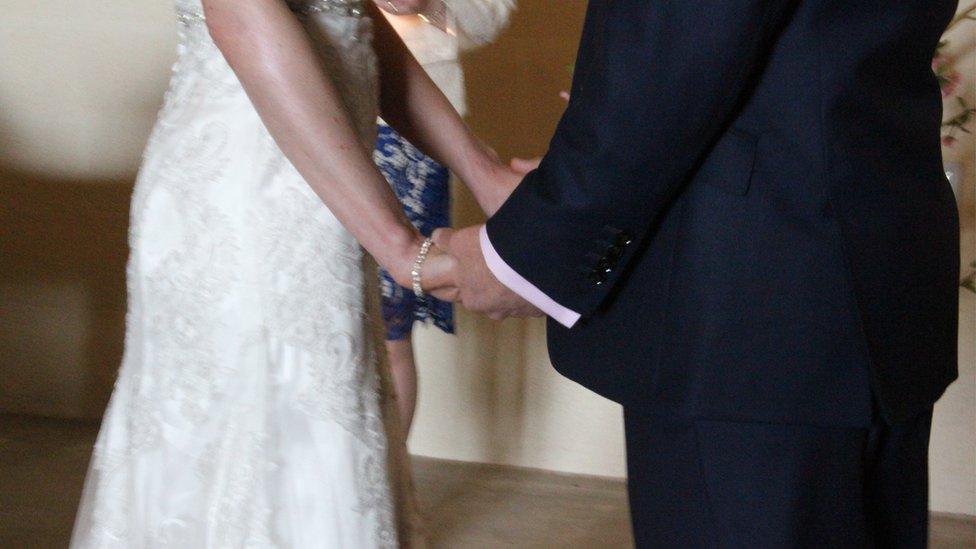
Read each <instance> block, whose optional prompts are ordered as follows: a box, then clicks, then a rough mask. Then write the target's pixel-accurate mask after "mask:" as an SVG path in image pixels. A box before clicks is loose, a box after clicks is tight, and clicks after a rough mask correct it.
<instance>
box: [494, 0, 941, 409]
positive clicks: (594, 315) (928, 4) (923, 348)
mask: <svg viewBox="0 0 976 549" xmlns="http://www.w3.org/2000/svg"><path fill="white" fill-rule="evenodd" d="M955 8H956V1H955V0H899V1H888V0H884V1H882V0H592V1H591V2H590V5H589V8H588V12H587V17H586V23H585V28H584V31H583V36H582V41H581V45H580V51H579V57H578V60H577V64H576V74H575V77H574V82H573V87H572V99H571V100H570V103H569V106H568V108H567V110H566V113H565V115H564V116H563V118H562V120H561V122H560V123H559V126H558V129H557V130H556V133H555V136H554V137H553V139H552V141H551V143H550V148H549V151H548V153H547V154H546V156H545V158H544V160H543V162H542V164H541V165H540V167H539V169H538V170H536V171H534V172H532V173H530V174H529V175H528V176H527V177H526V179H525V181H524V182H523V183H522V184H521V185H520V186H519V188H518V189H517V190H516V191H515V193H514V194H513V195H512V196H511V198H510V199H509V200H508V201H507V202H506V204H505V205H504V206H503V207H502V208H501V210H500V211H499V212H498V213H497V214H496V215H495V216H494V217H493V218H492V219H490V220H489V222H488V234H489V238H490V240H491V242H492V243H493V245H494V247H495V249H496V251H497V252H498V253H499V255H500V256H501V257H502V258H503V259H504V260H505V261H506V262H507V263H508V264H509V265H510V266H511V267H512V268H514V269H515V270H516V271H518V272H519V273H520V274H521V275H522V276H524V277H525V278H526V279H528V280H529V281H530V282H532V283H533V284H535V285H536V286H537V287H539V288H540V289H541V290H542V291H543V292H545V293H546V294H548V295H549V296H551V297H552V298H553V299H555V300H556V301H557V302H559V303H560V304H562V305H564V306H566V307H569V308H570V309H573V310H576V311H577V312H580V313H582V314H583V319H582V320H581V321H580V322H579V323H578V324H577V325H576V326H574V327H573V328H572V329H566V328H564V327H562V326H559V325H558V324H555V323H553V322H552V321H550V324H549V350H550V355H551V358H552V361H553V363H554V365H555V367H556V368H557V369H558V370H559V371H560V372H561V373H563V374H564V375H566V376H567V377H569V378H571V379H574V380H576V381H578V382H579V383H581V384H583V385H585V386H586V387H589V388H591V389H593V390H594V391H596V392H598V393H600V394H603V395H605V396H607V397H609V398H611V399H613V400H616V401H618V402H621V403H623V404H624V405H625V406H627V407H628V408H630V409H635V410H639V411H644V412H648V413H655V414H665V415H674V416H683V417H698V418H717V419H732V420H748V421H772V422H791V423H804V424H825V425H856V426H861V425H867V424H869V423H870V422H871V420H872V417H873V413H874V410H875V409H880V410H881V411H882V412H883V415H884V418H886V419H887V420H889V421H898V420H901V419H905V418H908V417H911V416H914V415H916V414H918V413H920V412H922V411H924V410H926V409H928V408H930V407H931V405H932V404H933V403H934V401H935V400H936V399H937V398H938V397H939V396H940V395H941V394H942V392H943V391H944V389H945V387H946V386H947V385H948V384H949V383H950V382H951V381H952V380H953V379H955V377H956V352H957V351H956V338H957V333H956V330H957V315H958V308H957V307H958V306H957V300H958V288H957V284H958V273H959V251H958V250H959V244H958V238H959V232H958V219H957V210H956V204H955V200H954V197H953V194H952V192H951V190H950V187H949V185H948V183H947V181H946V178H945V174H944V171H943V167H942V158H941V151H940V121H941V116H942V114H941V113H942V102H941V97H940V93H939V87H938V83H937V81H936V78H935V76H934V75H933V73H932V70H931V58H932V54H933V51H934V49H935V47H936V44H937V43H938V41H939V37H940V35H941V33H942V32H943V30H944V29H945V26H946V24H947V23H948V21H949V20H950V18H951V17H952V15H953V13H954V11H955ZM872 400H873V401H872Z"/></svg>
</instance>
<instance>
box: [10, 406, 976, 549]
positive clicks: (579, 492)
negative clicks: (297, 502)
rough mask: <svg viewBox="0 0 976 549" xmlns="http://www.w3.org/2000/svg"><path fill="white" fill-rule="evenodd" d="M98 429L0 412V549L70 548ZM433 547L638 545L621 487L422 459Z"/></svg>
mask: <svg viewBox="0 0 976 549" xmlns="http://www.w3.org/2000/svg"><path fill="white" fill-rule="evenodd" d="M94 437H95V426H93V425H91V424H85V423H71V422H65V421H56V420H43V419H33V418H24V417H12V416H0V548H2V549H7V548H10V549H14V548H17V549H21V548H32V549H33V548H41V549H47V548H59V547H66V546H67V541H68V538H69V536H70V532H71V524H72V521H73V519H74V513H75V506H76V505H77V502H78V497H79V494H80V493H81V485H82V481H83V480H84V474H85V468H86V465H87V463H88V457H89V454H90V452H91V445H92V443H93V441H94ZM415 468H416V477H417V488H418V492H419V498H420V504H421V508H422V511H423V515H424V517H425V519H426V527H427V530H428V536H429V538H430V541H431V542H432V543H431V545H432V546H433V547H438V548H440V547H443V548H452V549H453V548H460V549H464V548H489V547H525V548H543V547H545V548H552V547H566V548H574V549H576V548H579V549H587V548H617V547H622V548H626V547H630V546H631V545H632V542H631V538H630V533H629V525H628V516H627V499H626V494H625V490H624V484H623V483H622V482H620V481H614V480H607V479H595V478H584V477H573V476H565V475H556V474H553V473H547V472H542V471H533V470H525V469H516V468H511V467H497V466H489V465H472V464H463V463H457V462H449V461H438V460H429V459H418V460H417V462H416V466H415ZM932 547H933V548H935V549H949V548H953V549H955V548H960V549H962V548H967V549H972V548H973V547H976V523H974V522H973V521H972V520H961V519H958V518H952V517H933V523H932Z"/></svg>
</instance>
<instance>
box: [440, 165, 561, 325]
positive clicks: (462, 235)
mask: <svg viewBox="0 0 976 549" xmlns="http://www.w3.org/2000/svg"><path fill="white" fill-rule="evenodd" d="M537 165H538V160H518V159H516V160H513V161H512V164H511V166H504V165H498V168H497V169H496V170H495V171H494V173H493V174H492V178H493V179H494V181H492V182H491V185H492V189H494V190H495V192H493V193H489V195H488V196H484V197H481V198H480V199H479V203H480V204H481V206H482V208H483V209H484V210H485V213H486V214H488V215H489V216H490V215H493V214H494V213H495V211H497V210H498V208H500V207H501V205H502V204H503V203H504V202H505V200H506V199H507V198H508V196H509V195H510V194H511V193H512V191H514V190H515V187H516V186H518V184H519V182H520V181H521V180H522V177H523V176H524V175H525V173H527V172H528V171H530V170H532V169H533V168H534V167H536V166H537ZM481 227H482V226H481V225H476V226H472V227H466V228H463V229H448V228H445V229H438V230H436V231H435V232H434V234H433V237H432V238H433V240H434V245H435V246H434V248H432V249H431V252H430V255H429V256H428V258H427V261H426V262H425V263H424V265H423V269H422V278H423V286H424V288H425V291H427V292H428V293H430V294H431V295H433V296H434V297H436V298H438V299H442V300H444V301H449V302H453V303H459V304H461V305H462V306H463V307H464V308H465V309H467V310H469V311H471V312H474V313H480V314H484V315H487V316H488V317H489V318H491V319H493V320H502V319H505V318H508V317H540V316H543V314H542V313H541V312H540V311H539V310H538V309H537V308H535V307H534V306H533V305H532V304H530V303H529V302H528V301H526V300H525V299H523V298H522V297H520V296H519V295H518V294H516V293H515V292H513V291H512V290H510V289H509V288H508V287H506V286H505V285H504V284H502V283H501V282H499V281H498V279H497V278H495V276H494V275H493V274H492V272H491V270H490V269H489V267H488V264H487V263H486V261H485V258H484V255H483V254H482V251H481V236H480V231H481Z"/></svg>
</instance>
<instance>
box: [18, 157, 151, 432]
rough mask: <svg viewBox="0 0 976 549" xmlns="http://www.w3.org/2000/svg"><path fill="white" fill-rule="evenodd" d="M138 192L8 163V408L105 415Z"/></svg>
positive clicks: (117, 355)
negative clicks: (16, 168) (42, 174)
mask: <svg viewBox="0 0 976 549" xmlns="http://www.w3.org/2000/svg"><path fill="white" fill-rule="evenodd" d="M131 191H132V181H131V180H125V181H65V180H56V179H51V178H45V177H40V176H35V175H33V174H30V173H23V172H17V171H13V170H10V169H6V168H4V167H2V166H0V258H2V259H0V378H2V379H3V389H2V391H0V412H13V413H23V414H38V415H45V416H58V417H71V418H98V417H100V416H101V414H102V410H103V409H104V406H105V404H106V403H107V401H108V395H109V393H110V391H111V387H112V384H113V383H114V380H115V373H116V370H117V367H118V364H119V362H120V359H121V354H122V341H123V334H124V324H125V261H126V256H127V253H128V248H127V244H126V233H127V228H128V210H129V198H130V195H131Z"/></svg>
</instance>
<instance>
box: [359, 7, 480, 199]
mask: <svg viewBox="0 0 976 549" xmlns="http://www.w3.org/2000/svg"><path fill="white" fill-rule="evenodd" d="M370 4H371V6H370V8H371V10H372V11H373V15H374V17H373V18H374V20H375V22H376V31H375V46H376V51H377V54H378V56H379V64H380V75H381V78H380V111H381V114H382V116H383V119H384V120H385V121H386V122H387V123H388V124H389V125H390V126H391V127H393V129H395V130H396V131H397V132H398V133H400V134H401V135H403V136H404V137H406V138H407V140H408V141H410V142H411V143H413V144H414V145H416V146H417V147H418V148H420V149H421V150H423V151H424V152H425V153H426V154H428V155H429V156H431V157H432V158H434V159H435V160H437V161H438V162H440V163H441V164H443V165H445V166H447V167H448V168H450V169H451V171H453V172H454V173H455V174H457V175H458V177H460V178H461V180H462V181H463V182H464V183H465V184H466V185H467V186H468V187H469V188H470V189H471V192H472V194H474V196H475V198H476V199H477V200H478V203H479V204H481V205H482V206H483V207H484V206H486V205H488V204H491V203H492V202H493V201H497V200H496V197H495V194H496V193H497V191H498V188H497V187H498V181H499V177H498V175H499V174H498V170H499V163H498V159H497V157H496V156H495V155H494V152H493V151H492V150H491V149H489V148H488V147H487V146H485V145H484V144H483V143H482V142H481V141H480V140H479V139H478V138H477V137H475V135H474V134H473V133H472V132H471V130H470V129H469V128H468V126H467V125H466V124H465V123H464V121H463V120H462V119H461V117H460V115H458V113H457V111H456V110H455V109H454V107H453V106H452V105H451V103H450V101H448V99H447V98H446V97H445V96H444V94H443V93H442V92H441V91H440V89H438V87H437V86H436V85H435V84H434V82H433V81H431V79H430V77H429V76H428V75H427V73H426V72H425V71H424V69H423V67H421V66H420V63H418V62H417V60H416V59H415V58H414V57H413V54H411V53H410V51H409V50H408V49H407V47H406V46H405V45H404V44H403V41H402V40H401V39H400V37H399V36H398V35H397V34H396V31H395V30H394V29H393V27H392V26H390V24H389V22H388V21H387V20H386V19H385V18H384V17H383V16H382V14H381V13H380V12H379V9H378V8H376V6H373V5H372V2H370Z"/></svg>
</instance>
